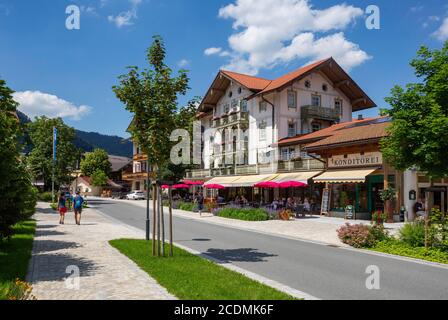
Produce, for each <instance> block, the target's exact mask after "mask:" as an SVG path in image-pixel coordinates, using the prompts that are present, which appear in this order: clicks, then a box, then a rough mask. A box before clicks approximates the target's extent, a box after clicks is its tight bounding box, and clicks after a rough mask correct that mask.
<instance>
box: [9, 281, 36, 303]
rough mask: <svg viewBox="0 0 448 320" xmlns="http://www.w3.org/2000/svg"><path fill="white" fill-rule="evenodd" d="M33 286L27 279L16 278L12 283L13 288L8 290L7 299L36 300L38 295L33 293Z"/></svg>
mask: <svg viewBox="0 0 448 320" xmlns="http://www.w3.org/2000/svg"><path fill="white" fill-rule="evenodd" d="M32 290H33V288H32V286H31V285H30V284H29V283H28V282H25V281H21V280H20V279H16V281H15V282H13V283H12V286H11V288H9V290H8V294H7V299H8V300H36V297H35V296H33V295H32V294H31V292H32Z"/></svg>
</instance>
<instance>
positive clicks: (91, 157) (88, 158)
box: [81, 149, 111, 177]
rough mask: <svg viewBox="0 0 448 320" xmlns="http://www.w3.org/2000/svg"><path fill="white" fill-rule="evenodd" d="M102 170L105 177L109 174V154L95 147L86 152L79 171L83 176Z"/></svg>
mask: <svg viewBox="0 0 448 320" xmlns="http://www.w3.org/2000/svg"><path fill="white" fill-rule="evenodd" d="M98 170H99V171H102V172H103V173H104V174H105V175H106V177H107V176H108V175H109V174H110V171H111V164H110V162H109V156H108V154H107V152H106V151H105V150H103V149H95V150H93V152H88V153H86V154H85V157H84V158H83V159H82V160H81V173H82V175H84V176H91V175H93V173H95V172H96V171H98Z"/></svg>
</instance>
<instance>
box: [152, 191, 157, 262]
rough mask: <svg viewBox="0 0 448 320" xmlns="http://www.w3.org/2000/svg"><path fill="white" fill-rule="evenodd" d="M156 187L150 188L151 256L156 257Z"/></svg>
mask: <svg viewBox="0 0 448 320" xmlns="http://www.w3.org/2000/svg"><path fill="white" fill-rule="evenodd" d="M156 188H157V187H156V185H155V184H153V186H152V255H153V256H155V255H156V217H157V215H156V210H157V207H156V204H157V202H156V199H157V189H156Z"/></svg>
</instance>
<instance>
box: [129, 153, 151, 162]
mask: <svg viewBox="0 0 448 320" xmlns="http://www.w3.org/2000/svg"><path fill="white" fill-rule="evenodd" d="M132 159H133V160H134V161H146V160H148V156H147V155H146V154H144V153H138V154H134V156H133V157H132Z"/></svg>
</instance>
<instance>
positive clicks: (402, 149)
mask: <svg viewBox="0 0 448 320" xmlns="http://www.w3.org/2000/svg"><path fill="white" fill-rule="evenodd" d="M411 66H412V67H413V68H414V69H415V74H416V76H417V77H418V78H419V79H420V80H421V81H420V82H419V83H411V84H408V85H407V86H406V88H401V87H399V86H395V87H394V88H393V89H392V91H391V96H390V97H388V98H386V101H387V102H388V103H389V104H390V105H391V106H392V108H391V109H390V110H389V111H388V113H389V115H390V116H391V117H392V119H393V122H392V124H391V126H390V128H389V133H390V135H389V136H388V137H387V138H385V139H383V141H382V142H381V149H382V152H383V155H384V157H385V158H386V160H387V161H388V162H389V163H390V164H392V165H393V166H394V167H395V168H397V169H399V170H406V169H408V168H410V167H413V166H416V167H418V168H419V169H420V170H422V171H425V172H427V174H428V176H429V177H430V178H431V179H435V178H440V177H444V176H446V175H448V42H446V43H445V45H444V46H443V48H442V49H441V50H433V51H431V50H429V49H428V48H426V47H422V48H421V49H420V50H419V51H418V56H417V58H416V59H414V60H412V61H411Z"/></svg>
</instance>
